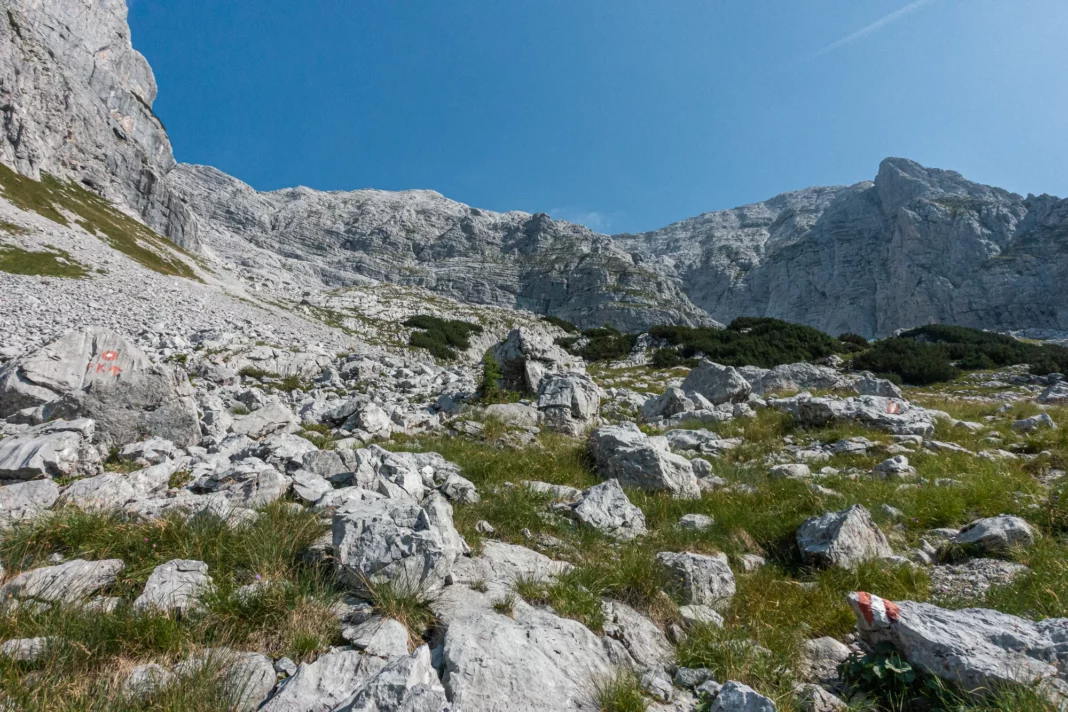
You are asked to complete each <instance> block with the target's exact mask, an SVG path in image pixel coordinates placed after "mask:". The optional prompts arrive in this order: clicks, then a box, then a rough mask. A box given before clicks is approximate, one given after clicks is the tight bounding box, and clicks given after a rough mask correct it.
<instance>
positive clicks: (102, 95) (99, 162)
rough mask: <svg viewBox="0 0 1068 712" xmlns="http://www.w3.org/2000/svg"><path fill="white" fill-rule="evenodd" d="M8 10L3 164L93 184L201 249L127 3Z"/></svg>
mask: <svg viewBox="0 0 1068 712" xmlns="http://www.w3.org/2000/svg"><path fill="white" fill-rule="evenodd" d="M6 9H7V12H8V21H7V22H4V23H3V24H2V26H0V86H2V87H3V93H4V96H5V104H6V107H7V108H6V109H5V116H6V118H5V125H6V126H7V127H8V128H7V129H6V130H5V131H4V132H3V135H2V137H0V160H2V161H3V162H4V163H6V164H7V165H9V166H13V167H14V168H15V169H16V170H17V171H19V172H20V173H22V174H23V175H26V176H29V177H31V178H33V179H35V180H37V179H40V177H41V175H42V173H45V172H48V173H50V174H52V175H54V176H57V177H60V178H62V179H64V180H71V181H74V182H77V183H78V184H79V185H81V186H84V187H88V188H91V189H92V190H94V191H96V192H98V193H100V194H102V195H104V196H105V197H106V198H108V199H110V200H112V201H114V202H116V203H118V204H120V205H123V206H126V207H127V208H128V209H129V210H131V211H132V212H134V213H135V214H137V215H139V216H140V217H141V218H142V219H143V220H144V221H145V223H146V224H148V225H149V226H150V227H151V228H153V229H154V230H156V231H157V232H159V233H160V234H163V235H165V236H167V237H169V238H171V239H172V240H174V241H175V242H177V243H178V244H180V245H183V246H185V247H189V248H191V249H196V248H197V247H198V246H199V242H198V239H197V225H196V222H195V219H194V218H193V216H192V214H191V212H190V210H189V209H188V207H187V206H186V205H185V204H184V203H183V202H182V200H181V199H180V198H179V196H178V195H177V194H176V193H175V191H174V190H173V188H172V186H171V183H170V180H169V179H168V173H169V172H170V171H171V170H172V169H173V168H174V166H175V162H174V156H173V154H172V151H171V144H170V141H169V139H168V138H167V133H166V131H165V130H164V128H163V124H162V123H161V122H160V121H159V119H158V118H156V116H155V115H154V114H153V113H152V103H153V101H155V99H156V80H155V77H154V76H153V74H152V69H151V68H150V67H149V66H148V62H147V61H145V58H144V57H143V56H142V55H141V54H140V53H139V52H137V51H136V50H135V49H133V47H132V45H131V42H130V28H129V26H128V25H127V24H126V2H125V0H104V1H102V2H92V3H82V2H64V1H60V0H44V1H41V0H12V2H10V3H7V8H6Z"/></svg>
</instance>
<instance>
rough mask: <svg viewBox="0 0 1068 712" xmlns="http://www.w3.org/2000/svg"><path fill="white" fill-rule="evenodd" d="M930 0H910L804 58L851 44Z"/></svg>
mask: <svg viewBox="0 0 1068 712" xmlns="http://www.w3.org/2000/svg"><path fill="white" fill-rule="evenodd" d="M932 2H934V0H913V1H912V2H910V3H909V4H908V5H906V6H905V7H903V8H900V9H898V10H894V11H893V12H891V13H890V14H889V15H884V16H883V17H880V18H879V19H878V20H876V21H875V22H873V23H871V24H870V25H867V26H865V27H861V28H860V29H859V30H857V31H856V32H853V33H851V34H848V35H846V36H845V37H843V38H842V39H840V40H835V41H834V42H831V43H830V44H829V45H827V46H826V47H822V48H820V49H818V50H816V51H815V52H813V53H812V54H810V55H809V56H808V57H806V59H813V58H815V57H820V56H822V55H825V54H827V53H828V52H833V51H834V50H836V49H838V48H840V47H844V46H846V45H847V44H852V43H853V42H856V41H857V40H861V39H864V38H865V37H867V36H868V35H870V34H872V33H873V32H877V31H878V30H881V29H882V28H884V27H886V26H887V25H889V24H892V23H894V22H897V21H898V20H900V19H901V18H903V17H905V16H906V15H909V14H911V13H913V12H916V11H917V10H919V9H920V8H921V7H923V6H924V5H929V4H930V3H932Z"/></svg>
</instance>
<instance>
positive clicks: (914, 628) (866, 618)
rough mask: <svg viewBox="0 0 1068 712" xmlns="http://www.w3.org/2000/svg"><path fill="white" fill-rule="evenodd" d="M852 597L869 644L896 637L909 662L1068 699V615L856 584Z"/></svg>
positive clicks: (957, 679) (971, 683) (967, 684)
mask: <svg viewBox="0 0 1068 712" xmlns="http://www.w3.org/2000/svg"><path fill="white" fill-rule="evenodd" d="M849 603H850V605H851V606H852V607H853V612H854V613H855V614H856V617H857V629H858V630H859V632H860V635H861V637H862V638H863V639H864V640H865V642H867V643H868V644H870V645H873V646H874V645H877V644H879V643H881V642H883V641H889V642H891V643H893V645H894V647H895V648H897V650H898V652H899V653H900V654H901V656H902V657H903V658H905V660H907V661H908V662H909V663H910V664H912V665H914V666H916V667H918V668H920V669H921V670H925V671H926V672H928V673H930V674H932V675H937V676H938V677H940V678H941V679H943V680H945V681H947V682H950V683H952V684H955V685H959V686H960V687H961V688H962V689H963V690H965V691H970V692H973V693H975V694H977V695H983V694H985V693H987V692H989V691H990V690H991V689H996V688H997V687H999V686H1003V685H1019V686H1024V687H1034V688H1035V689H1037V690H1039V691H1040V692H1041V693H1043V694H1044V695H1046V696H1047V697H1049V698H1050V700H1051V701H1053V702H1054V703H1055V704H1058V705H1060V706H1062V707H1063V705H1064V704H1065V702H1068V679H1066V673H1065V670H1068V648H1066V647H1065V644H1064V641H1065V640H1068V618H1047V619H1046V620H1043V621H1039V622H1037V623H1036V622H1034V621H1030V620H1027V619H1025V618H1018V617H1016V616H1011V615H1008V614H1006V613H1000V612H999V611H994V610H989V609H986V608H965V609H962V610H947V609H944V608H939V607H938V606H934V605H931V604H929V603H914V602H912V601H899V602H896V603H895V602H892V601H887V600H884V599H882V598H879V597H878V596H875V595H872V594H869V593H866V592H856V593H851V594H850V595H849Z"/></svg>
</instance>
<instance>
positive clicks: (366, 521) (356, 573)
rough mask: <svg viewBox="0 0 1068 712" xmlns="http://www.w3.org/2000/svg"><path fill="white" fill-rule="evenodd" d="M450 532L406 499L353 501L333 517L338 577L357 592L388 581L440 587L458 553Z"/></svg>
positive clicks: (407, 586) (409, 586) (414, 586)
mask: <svg viewBox="0 0 1068 712" xmlns="http://www.w3.org/2000/svg"><path fill="white" fill-rule="evenodd" d="M449 525H450V526H451V522H449ZM454 531H455V530H453V532H454ZM450 534H451V532H448V531H445V528H444V527H439V526H435V524H434V522H433V521H431V517H430V515H429V514H428V512H427V511H426V510H425V509H423V508H422V507H420V506H419V505H418V504H415V503H413V502H411V501H404V500H395V499H386V500H376V501H364V502H355V503H352V504H350V505H347V506H346V507H344V508H343V511H339V512H338V513H337V514H335V515H334V520H333V539H334V555H335V557H336V558H337V564H338V567H339V573H340V574H341V575H342V577H343V578H345V579H346V580H347V581H348V582H349V583H350V584H351V585H353V586H355V587H357V588H359V589H364V588H366V587H368V586H371V585H374V584H377V583H383V582H390V583H392V584H394V585H396V586H398V587H401V588H405V589H407V590H413V591H419V590H432V589H436V588H440V587H441V586H442V585H443V584H444V582H445V578H446V577H447V576H448V575H449V573H450V572H451V570H452V564H453V562H454V561H455V560H456V556H457V554H458V553H459V552H458V551H456V550H454V549H453V548H452V547H450V545H449V543H448V541H447V538H449V536H448V535H450Z"/></svg>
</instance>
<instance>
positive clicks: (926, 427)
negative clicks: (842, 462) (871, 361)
mask: <svg viewBox="0 0 1068 712" xmlns="http://www.w3.org/2000/svg"><path fill="white" fill-rule="evenodd" d="M768 404H769V405H771V406H772V407H774V408H776V409H778V410H782V411H785V412H788V413H792V414H793V416H794V417H795V418H796V419H797V421H798V422H799V423H800V424H802V425H805V426H811V427H824V426H827V425H833V424H834V423H848V422H852V423H857V424H859V425H863V426H866V427H869V428H875V429H877V430H883V431H886V432H888V433H893V434H894V435H923V436H925V437H927V436H930V435H933V434H934V429H935V419H936V417H937V416H938V413H937V412H935V411H930V410H927V409H926V408H922V407H920V406H917V405H913V404H911V403H909V402H908V401H905V400H901V399H898V398H884V397H882V396H855V397H850V398H813V397H812V396H811V395H810V394H808V393H801V394H799V395H797V396H794V397H792V398H780V399H773V400H771V401H769V402H768Z"/></svg>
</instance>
